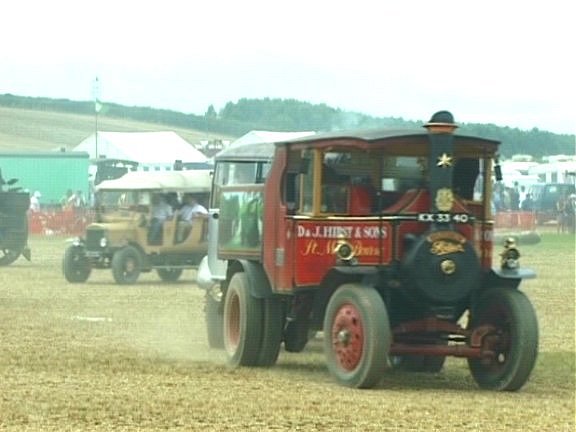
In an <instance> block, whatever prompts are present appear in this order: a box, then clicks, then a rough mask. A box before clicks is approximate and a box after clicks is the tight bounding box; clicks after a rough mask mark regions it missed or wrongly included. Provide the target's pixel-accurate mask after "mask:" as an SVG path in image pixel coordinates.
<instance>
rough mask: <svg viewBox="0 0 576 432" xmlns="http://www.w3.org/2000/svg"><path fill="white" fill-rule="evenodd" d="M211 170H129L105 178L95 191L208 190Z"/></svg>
mask: <svg viewBox="0 0 576 432" xmlns="http://www.w3.org/2000/svg"><path fill="white" fill-rule="evenodd" d="M211 183H212V171H210V170H189V171H131V172H128V173H126V174H124V175H123V176H122V177H120V178H118V179H114V180H105V181H103V182H102V183H100V184H98V185H97V186H96V190H97V191H103V190H110V191H122V190H150V191H161V192H196V193H201V192H210V187H211Z"/></svg>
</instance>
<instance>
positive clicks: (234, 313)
mask: <svg viewBox="0 0 576 432" xmlns="http://www.w3.org/2000/svg"><path fill="white" fill-rule="evenodd" d="M229 301H230V308H229V309H228V317H227V322H226V327H227V330H228V332H227V333H228V337H227V339H228V345H229V347H230V348H231V349H232V350H235V349H236V347H238V342H239V340H240V299H239V298H238V296H237V295H233V296H230V300H229Z"/></svg>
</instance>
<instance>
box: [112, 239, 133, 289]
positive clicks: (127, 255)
mask: <svg viewBox="0 0 576 432" xmlns="http://www.w3.org/2000/svg"><path fill="white" fill-rule="evenodd" d="M112 276H114V280H115V281H116V283H118V284H122V285H127V284H133V283H135V282H136V281H137V280H138V276H140V252H138V250H137V249H136V248H134V247H132V246H126V247H124V248H122V249H120V250H118V251H117V252H116V253H115V254H114V256H113V257H112Z"/></svg>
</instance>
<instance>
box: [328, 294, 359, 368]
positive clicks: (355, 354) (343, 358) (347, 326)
mask: <svg viewBox="0 0 576 432" xmlns="http://www.w3.org/2000/svg"><path fill="white" fill-rule="evenodd" d="M363 345H364V327H363V325H362V317H361V315H360V314H359V313H358V309H356V307H354V306H353V305H351V304H344V305H342V306H341V307H340V308H339V309H338V310H337V311H336V313H335V314H334V321H333V324H332V349H333V351H334V354H335V355H336V360H337V361H338V363H339V364H340V366H341V367H342V368H343V369H345V370H347V371H352V370H354V369H355V368H356V367H357V366H358V364H359V363H360V361H361V360H362V347H363Z"/></svg>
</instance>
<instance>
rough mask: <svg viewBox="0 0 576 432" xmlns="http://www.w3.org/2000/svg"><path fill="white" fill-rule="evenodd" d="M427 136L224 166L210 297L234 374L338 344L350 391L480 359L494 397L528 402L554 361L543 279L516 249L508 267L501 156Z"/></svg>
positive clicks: (260, 147) (231, 159) (326, 143)
mask: <svg viewBox="0 0 576 432" xmlns="http://www.w3.org/2000/svg"><path fill="white" fill-rule="evenodd" d="M456 129H457V126H456V124H455V123H454V120H453V117H452V115H451V114H450V113H449V112H446V111H441V112H438V113H436V114H435V115H434V116H433V117H432V119H431V120H430V121H429V122H428V123H427V124H425V125H424V127H423V128H421V129H404V130H387V129H386V130H369V131H349V132H335V133H329V134H317V135H312V136H308V137H304V138H300V139H295V140H290V141H285V142H276V143H269V144H268V143H265V144H252V145H238V146H232V147H230V148H228V149H226V150H224V151H222V152H221V153H220V154H219V155H217V156H216V166H215V173H214V182H213V187H212V196H211V205H210V210H209V211H210V220H209V247H208V252H209V253H208V256H207V257H206V258H205V259H204V260H203V262H202V263H201V266H200V269H199V272H198V281H199V284H200V286H201V287H202V288H205V289H206V302H207V303H206V323H207V325H208V338H209V342H210V344H211V345H212V346H222V347H224V348H225V350H226V352H227V355H228V358H229V362H230V363H231V364H232V365H234V366H270V365H272V364H274V363H275V362H276V360H277V357H278V354H279V350H280V348H281V346H282V344H283V346H284V348H285V349H286V350H287V351H291V352H298V351H301V350H303V349H304V347H305V346H306V344H307V342H308V340H309V338H310V335H313V334H315V333H318V332H322V333H323V339H324V352H325V356H326V361H327V365H328V369H329V371H330V372H331V374H332V375H333V376H334V378H335V379H336V380H337V381H338V382H339V383H341V384H343V385H346V386H350V387H355V388H369V387H373V386H375V385H376V384H377V383H378V382H379V381H380V380H381V378H382V376H383V374H384V373H385V371H386V369H387V368H388V367H395V368H402V369H404V370H407V371H416V372H431V373H434V372H439V371H440V370H441V369H442V368H443V366H444V361H445V358H446V357H447V356H454V357H462V358H465V359H467V361H468V365H469V369H470V371H471V374H472V376H473V377H474V379H475V380H476V382H477V383H478V385H479V386H480V387H482V388H486V389H492V390H518V389H520V388H521V387H522V386H523V385H524V384H525V382H526V381H527V379H528V378H529V376H530V373H531V371H532V369H533V367H534V364H535V361H536V356H537V352H538V324H537V319H536V314H535V311H534V309H533V307H532V305H531V303H530V301H529V299H528V298H527V296H526V295H525V294H524V293H523V292H522V291H520V289H519V286H520V282H521V281H522V280H523V279H525V278H532V277H534V276H535V274H534V272H533V271H531V270H529V269H523V268H521V267H520V265H519V257H520V254H519V252H518V249H517V248H516V246H515V244H513V243H512V242H509V243H508V244H507V245H506V246H507V247H506V248H505V249H504V251H502V253H501V257H500V258H501V259H500V262H499V263H498V265H496V266H495V267H493V262H492V261H493V238H494V234H493V230H494V220H493V215H492V214H491V206H490V200H491V194H492V178H493V175H492V174H493V171H494V170H495V171H496V177H500V175H499V174H500V173H499V169H498V165H497V164H495V163H494V160H495V159H496V156H497V149H498V145H499V143H498V142H497V141H494V140H490V139H485V138H481V137H476V136H467V135H461V134H457V133H456Z"/></svg>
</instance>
